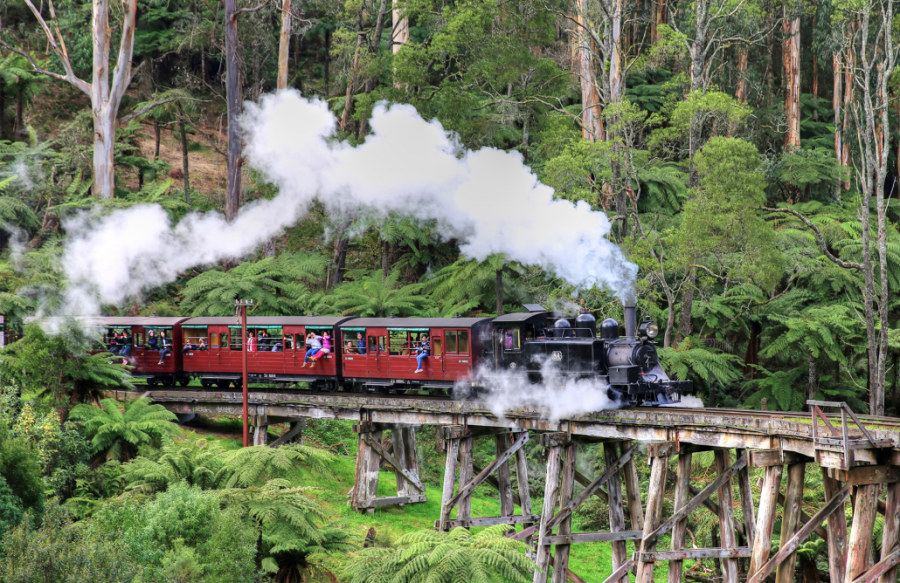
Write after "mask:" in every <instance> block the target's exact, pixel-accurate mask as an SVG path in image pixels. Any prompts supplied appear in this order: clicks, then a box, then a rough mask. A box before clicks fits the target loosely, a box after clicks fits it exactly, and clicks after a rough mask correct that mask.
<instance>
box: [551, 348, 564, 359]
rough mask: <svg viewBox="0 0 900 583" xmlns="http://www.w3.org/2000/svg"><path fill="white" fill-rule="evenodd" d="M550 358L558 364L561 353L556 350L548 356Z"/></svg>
mask: <svg viewBox="0 0 900 583" xmlns="http://www.w3.org/2000/svg"><path fill="white" fill-rule="evenodd" d="M550 358H552V359H553V360H554V361H556V362H559V361H561V360H562V352H560V351H558V350H556V351H554V352H553V354H552V355H551V356H550Z"/></svg>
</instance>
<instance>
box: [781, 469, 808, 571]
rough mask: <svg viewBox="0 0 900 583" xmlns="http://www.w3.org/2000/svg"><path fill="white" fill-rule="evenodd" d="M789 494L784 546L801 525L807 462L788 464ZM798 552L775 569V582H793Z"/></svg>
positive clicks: (785, 517)
mask: <svg viewBox="0 0 900 583" xmlns="http://www.w3.org/2000/svg"><path fill="white" fill-rule="evenodd" d="M787 473H788V479H787V494H786V495H785V499H784V515H783V517H782V519H781V544H782V546H784V545H785V544H786V543H787V542H788V540H790V539H791V537H793V536H794V534H795V533H796V532H797V529H798V527H799V526H800V509H801V506H802V505H803V485H804V483H805V479H806V464H805V463H800V464H793V465H790V466H788V472H787ZM796 562H797V553H796V552H793V553H791V554H790V555H789V556H788V558H787V559H786V560H785V561H784V562H782V563H781V564H779V565H778V569H777V570H776V571H775V583H792V582H793V580H794V566H795V565H796Z"/></svg>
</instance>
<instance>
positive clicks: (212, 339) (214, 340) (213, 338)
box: [209, 332, 219, 348]
mask: <svg viewBox="0 0 900 583" xmlns="http://www.w3.org/2000/svg"><path fill="white" fill-rule="evenodd" d="M209 345H210V347H212V348H218V347H219V333H218V332H213V333H212V334H210V335H209Z"/></svg>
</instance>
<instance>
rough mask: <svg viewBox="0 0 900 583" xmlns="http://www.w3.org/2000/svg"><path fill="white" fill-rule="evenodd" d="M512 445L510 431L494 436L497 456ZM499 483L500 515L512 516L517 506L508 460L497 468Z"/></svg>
mask: <svg viewBox="0 0 900 583" xmlns="http://www.w3.org/2000/svg"><path fill="white" fill-rule="evenodd" d="M510 445H512V444H511V443H510V441H509V434H508V433H501V434H500V435H495V436H494V451H496V452H497V457H500V456H501V455H503V452H505V451H506V450H507V449H509V446H510ZM497 483H498V486H499V488H498V489H499V490H500V516H512V515H513V513H514V512H515V508H514V506H513V497H512V481H511V480H510V478H509V462H508V461H505V462H503V463H502V464H500V467H498V468H497ZM513 530H515V528H513Z"/></svg>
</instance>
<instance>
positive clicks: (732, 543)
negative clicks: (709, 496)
mask: <svg viewBox="0 0 900 583" xmlns="http://www.w3.org/2000/svg"><path fill="white" fill-rule="evenodd" d="M739 458H740V456H739ZM715 460H716V473H718V474H719V475H720V476H722V475H727V472H728V470H729V467H730V466H731V452H730V451H729V450H727V449H720V450H716V452H715ZM742 469H746V466H744V467H742V468H739V469H738V472H740V471H741V470H742ZM719 533H720V537H719V538H720V540H719V543H720V545H721V547H722V548H723V549H726V550H733V549H735V548H736V547H737V537H736V536H735V532H734V495H733V493H732V489H731V478H726V479H725V480H724V481H723V482H722V485H721V486H719ZM720 561H721V563H722V582H723V583H738V564H737V559H736V558H725V557H723V558H721V559H720Z"/></svg>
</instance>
